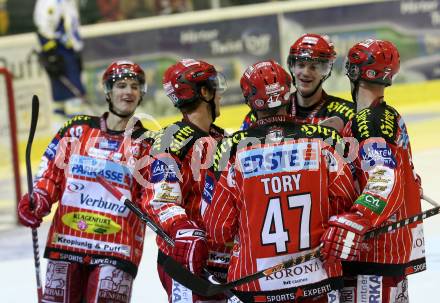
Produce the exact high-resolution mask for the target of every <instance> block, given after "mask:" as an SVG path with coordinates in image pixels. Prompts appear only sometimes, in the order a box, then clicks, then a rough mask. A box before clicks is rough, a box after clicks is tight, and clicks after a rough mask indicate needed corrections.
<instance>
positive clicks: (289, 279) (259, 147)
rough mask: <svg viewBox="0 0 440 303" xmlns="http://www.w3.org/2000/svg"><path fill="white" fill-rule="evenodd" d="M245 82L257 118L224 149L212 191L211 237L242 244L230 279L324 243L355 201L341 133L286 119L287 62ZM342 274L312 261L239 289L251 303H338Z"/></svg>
mask: <svg viewBox="0 0 440 303" xmlns="http://www.w3.org/2000/svg"><path fill="white" fill-rule="evenodd" d="M240 84H241V89H242V92H243V95H244V97H245V100H246V103H247V104H248V105H249V107H251V109H252V110H253V111H254V112H255V113H256V117H257V120H256V121H255V122H254V123H253V124H251V126H250V128H248V129H247V130H245V131H238V132H236V133H234V134H233V135H231V136H230V137H229V139H228V140H224V142H223V143H222V144H221V145H220V146H219V147H218V149H217V152H216V155H215V157H214V163H213V168H212V170H210V172H209V173H208V175H207V177H206V182H207V185H206V186H205V188H212V192H213V193H212V200H211V201H208V202H210V205H209V206H208V207H207V209H206V213H205V216H204V220H205V224H206V229H207V233H208V235H209V237H211V238H212V239H213V240H214V241H215V242H216V243H219V244H222V243H223V244H224V243H228V242H231V241H232V242H234V247H233V250H232V256H231V261H230V264H229V271H228V281H232V280H236V279H238V278H241V277H243V276H247V275H250V274H253V273H255V272H257V271H259V270H262V269H265V268H267V267H270V266H273V265H275V264H277V263H279V262H280V261H282V260H284V259H286V258H287V257H291V256H299V255H302V254H306V253H308V252H310V250H312V249H314V248H316V247H318V246H319V245H320V240H321V236H322V235H323V233H324V231H325V229H326V227H327V221H328V219H329V218H330V216H332V215H333V214H336V213H338V212H339V211H341V210H344V209H346V208H347V207H348V208H349V207H350V206H351V205H352V201H353V200H354V199H355V197H356V190H355V187H354V184H353V179H352V175H351V171H350V169H349V167H348V165H347V164H345V162H344V161H343V160H342V158H341V157H340V156H339V155H338V154H337V153H336V152H335V150H334V146H335V145H336V144H340V142H341V137H340V136H339V135H338V133H337V132H336V131H335V130H334V129H331V128H327V127H324V126H317V125H312V124H299V123H296V122H294V121H293V119H292V118H291V117H290V116H289V115H288V114H287V107H288V105H289V103H290V99H289V97H290V96H289V94H290V85H291V77H290V76H289V74H288V73H287V72H286V71H285V70H284V69H283V68H282V67H281V66H280V65H279V64H278V63H276V62H275V61H272V60H269V61H261V62H258V63H255V64H254V65H252V66H250V67H248V68H247V70H246V71H245V72H244V74H243V76H242V78H241V81H240ZM326 142H329V143H326ZM211 173H212V174H211ZM341 269H342V267H341V264H339V265H338V264H336V263H332V264H331V265H330V266H325V265H324V264H323V263H322V262H321V261H320V260H319V259H313V260H311V261H307V262H305V263H303V264H300V265H297V266H294V267H292V268H287V269H285V270H283V271H280V272H277V273H275V274H273V275H271V276H270V277H268V278H264V279H259V280H257V281H254V282H250V283H247V284H244V285H242V286H239V287H238V288H236V289H235V290H234V293H235V294H236V296H237V297H238V298H240V300H242V301H243V302H337V301H334V300H337V299H338V298H339V297H338V293H337V291H336V289H339V288H341V287H342V272H341Z"/></svg>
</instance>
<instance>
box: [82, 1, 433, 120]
mask: <svg viewBox="0 0 440 303" xmlns="http://www.w3.org/2000/svg"><path fill="white" fill-rule="evenodd" d="M306 32H313V33H320V34H327V35H329V36H330V38H331V40H332V41H333V42H334V44H335V47H336V50H337V53H338V57H337V60H336V63H335V66H334V68H333V73H332V77H330V79H328V80H327V81H326V83H325V87H326V89H327V90H329V91H340V90H348V87H349V83H348V81H347V78H346V77H345V76H344V71H343V63H344V57H345V54H346V53H347V51H348V49H349V48H350V47H351V46H352V45H353V44H354V43H356V42H359V41H361V40H364V39H366V38H378V39H386V40H390V41H392V42H394V43H395V44H396V45H397V47H398V48H399V51H400V54H401V62H402V64H401V72H400V73H399V75H398V77H397V78H396V82H414V81H421V80H428V79H436V78H440V6H439V1H438V0H431V1H429V0H426V1H412V0H411V1H384V2H372V3H367V4H351V5H345V6H339V7H323V8H317V9H316V8H315V9H308V10H303V11H291V12H284V13H281V14H268V15H263V16H255V17H246V18H237V19H232V20H221V21H212V22H207V23H196V24H187V25H184V26H170V27H167V28H156V29H139V30H138V31H132V32H128V33H119V34H113V35H112V34H111V35H106V36H101V37H91V38H87V39H86V41H85V46H86V48H85V50H84V58H85V61H86V67H87V69H86V72H87V75H88V77H87V79H88V83H87V86H88V92H89V93H90V97H91V99H93V100H99V101H100V102H104V101H103V100H104V98H103V96H102V92H101V89H100V75H101V74H102V71H103V69H104V68H105V67H106V66H107V65H108V64H109V62H110V61H111V60H114V59H117V58H128V59H131V60H133V61H136V62H137V63H140V64H141V65H142V67H143V68H144V69H145V70H146V73H147V83H148V87H149V90H148V94H147V96H146V99H148V100H150V102H146V103H149V104H150V106H151V107H150V110H151V111H152V113H154V114H167V113H168V112H169V111H170V108H171V110H172V107H170V106H169V105H170V103H168V101H167V100H166V97H165V95H164V93H163V89H162V75H163V73H164V71H165V69H166V68H167V67H168V66H170V65H171V64H173V63H175V62H176V61H177V60H179V59H181V58H195V59H201V60H206V61H208V62H210V63H212V64H214V65H215V66H216V67H217V68H218V69H219V70H220V71H222V72H223V73H224V74H225V76H226V79H227V80H228V86H229V89H228V91H227V92H226V94H225V96H224V98H223V102H224V104H237V103H240V102H243V97H242V95H241V92H240V89H239V80H240V77H241V75H242V73H243V72H244V70H245V69H246V67H247V66H248V65H250V64H253V63H255V62H257V61H260V60H265V59H269V58H273V59H275V60H277V61H278V62H280V63H281V64H283V65H284V66H285V62H286V58H287V55H288V51H289V47H290V45H291V44H292V43H293V42H294V41H295V40H296V39H297V38H298V37H299V36H300V35H301V34H303V33H306ZM99 101H98V102H99Z"/></svg>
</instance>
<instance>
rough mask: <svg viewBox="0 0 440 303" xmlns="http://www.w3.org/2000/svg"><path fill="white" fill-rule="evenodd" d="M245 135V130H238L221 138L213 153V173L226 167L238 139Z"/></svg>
mask: <svg viewBox="0 0 440 303" xmlns="http://www.w3.org/2000/svg"><path fill="white" fill-rule="evenodd" d="M247 136H248V132H247V131H245V130H244V131H243V130H240V131H237V132H235V133H233V134H232V135H230V136H227V137H225V138H223V140H222V141H221V142H220V143H219V144H218V145H217V149H216V151H215V154H214V159H213V163H212V169H213V171H214V173H217V172H221V171H222V170H223V169H224V168H225V167H226V165H227V163H228V161H229V159H230V158H231V156H233V155H234V154H235V152H236V150H237V146H238V144H239V143H240V141H241V140H243V139H244V138H246V137H247Z"/></svg>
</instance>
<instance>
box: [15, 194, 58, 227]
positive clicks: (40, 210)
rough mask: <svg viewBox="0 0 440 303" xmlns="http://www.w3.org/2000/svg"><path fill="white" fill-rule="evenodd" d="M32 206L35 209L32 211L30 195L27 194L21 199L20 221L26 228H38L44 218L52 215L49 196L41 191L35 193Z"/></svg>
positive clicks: (19, 204) (19, 205)
mask: <svg viewBox="0 0 440 303" xmlns="http://www.w3.org/2000/svg"><path fill="white" fill-rule="evenodd" d="M32 204H33V208H32V209H31V203H30V199H29V194H25V195H24V196H23V197H22V198H21V200H20V202H19V203H18V220H19V221H20V223H21V224H23V225H24V226H28V227H32V228H37V227H38V226H40V223H41V221H43V217H44V216H46V215H48V214H49V213H50V207H51V204H50V203H49V199H48V197H47V194H45V193H44V192H41V191H39V192H37V191H34V193H33V195H32Z"/></svg>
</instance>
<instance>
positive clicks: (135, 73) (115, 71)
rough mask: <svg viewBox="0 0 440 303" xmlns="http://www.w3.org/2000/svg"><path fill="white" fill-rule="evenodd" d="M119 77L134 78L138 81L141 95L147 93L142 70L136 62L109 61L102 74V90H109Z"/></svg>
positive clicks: (106, 91)
mask: <svg viewBox="0 0 440 303" xmlns="http://www.w3.org/2000/svg"><path fill="white" fill-rule="evenodd" d="M121 79H136V80H137V81H138V82H139V85H140V90H141V93H142V95H144V94H146V93H147V85H146V83H145V73H144V70H143V69H142V68H141V67H140V66H139V65H138V64H136V63H133V62H131V61H128V60H120V61H115V62H113V63H111V64H110V65H109V66H108V67H107V69H106V70H105V72H104V74H103V75H102V84H103V86H104V92H105V93H106V94H107V93H109V92H110V91H111V89H112V87H113V84H114V83H115V82H116V81H118V80H121Z"/></svg>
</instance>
